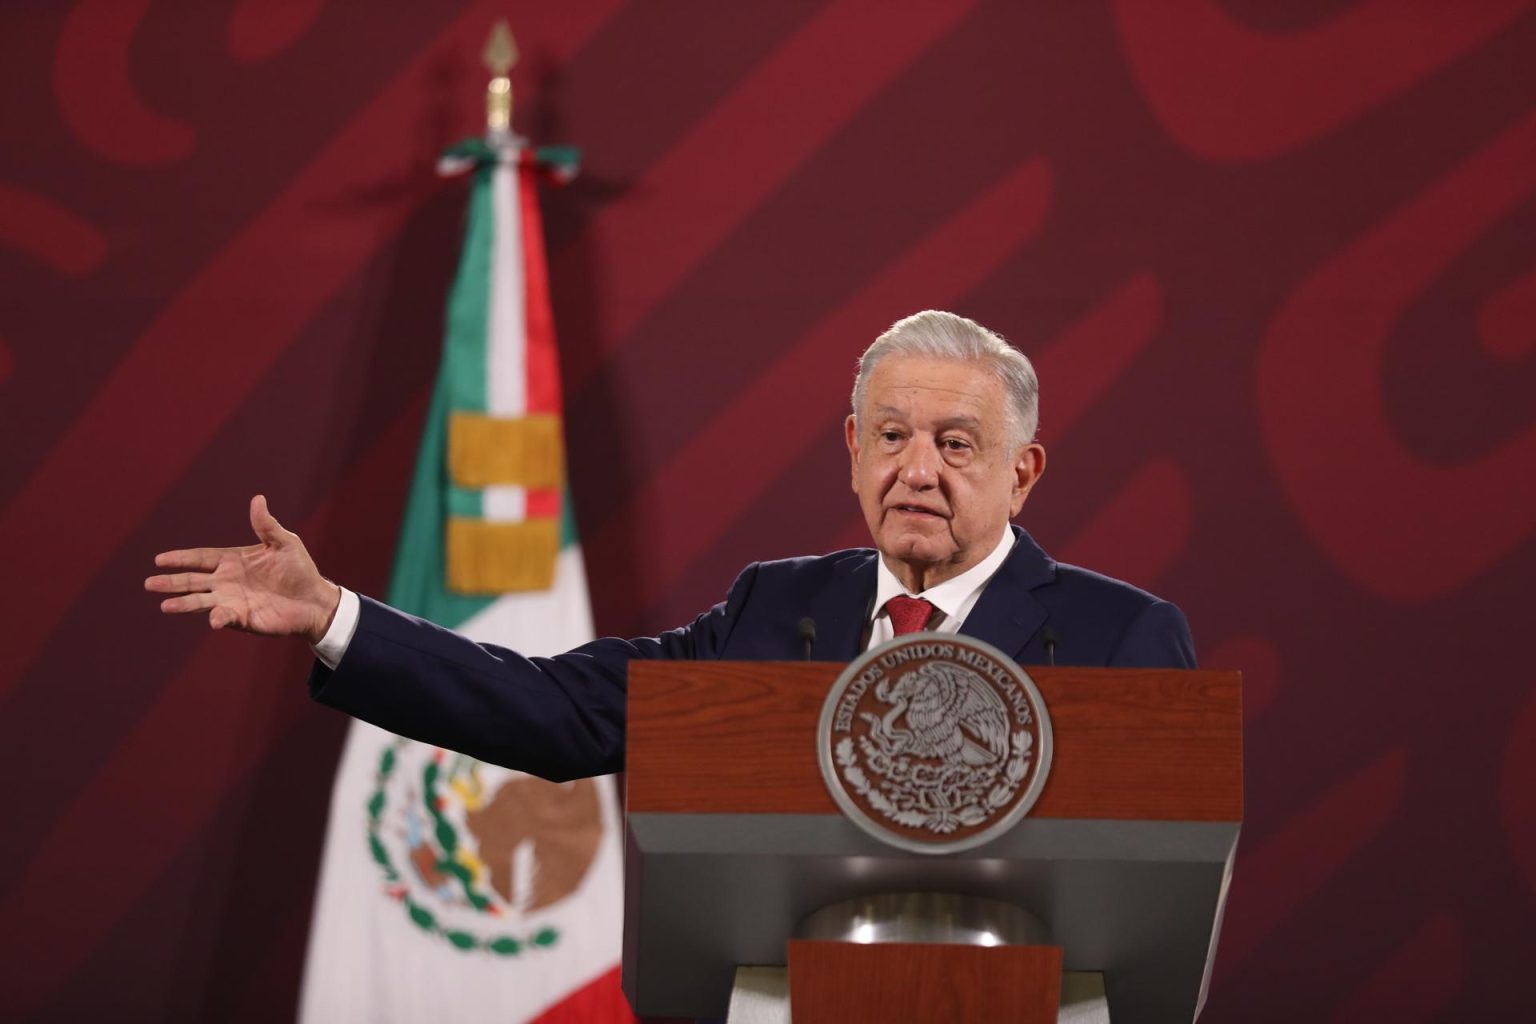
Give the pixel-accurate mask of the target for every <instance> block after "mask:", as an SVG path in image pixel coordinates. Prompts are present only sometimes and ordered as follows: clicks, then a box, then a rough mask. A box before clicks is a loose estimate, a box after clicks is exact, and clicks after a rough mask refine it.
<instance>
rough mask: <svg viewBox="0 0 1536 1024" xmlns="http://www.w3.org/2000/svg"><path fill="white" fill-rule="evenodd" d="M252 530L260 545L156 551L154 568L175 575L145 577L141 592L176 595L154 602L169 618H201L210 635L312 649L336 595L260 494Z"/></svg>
mask: <svg viewBox="0 0 1536 1024" xmlns="http://www.w3.org/2000/svg"><path fill="white" fill-rule="evenodd" d="M251 529H252V530H254V531H255V532H256V538H257V540H258V541H260V543H257V544H251V545H248V546H246V547H242V548H188V549H186V550H184V551H162V552H161V553H160V554H158V555H156V556H155V565H156V566H158V567H159V568H161V569H170V570H174V571H172V572H170V573H168V574H167V575H164V576H151V577H149V579H147V580H145V581H144V589H145V590H148V591H152V592H154V593H156V594H175V595H177V596H175V597H167V598H166V599H165V600H164V601H161V602H160V610H161V611H162V612H165V613H166V614H168V615H174V614H178V613H181V612H202V611H206V612H207V613H208V624H209V625H210V626H212V627H213V628H214V629H224V628H225V627H226V626H228V627H233V628H235V629H243V630H245V631H246V632H249V633H263V634H266V635H268V636H302V637H304V638H305V639H306V640H308V641H309V642H310V643H312V644H315V643H319V642H320V639H321V638H322V637H324V636H325V631H326V629H327V628H329V626H330V624H331V618H332V616H334V615H335V614H336V605H337V603H338V602H339V601H340V600H341V588H340V587H338V586H336V584H334V583H332V582H331V581H330V580H328V579H326V578H325V577H324V576H321V575H320V570H318V569H316V568H315V563H314V560H313V559H311V558H310V557H309V552H308V551H307V550H305V548H304V542H303V541H302V540H300V539H299V535H298V534H296V533H290V532H289V531H287V530H285V529H283V528H282V526H281V525H280V524H279V523H278V521H277V520H276V519H273V518H272V513H270V512H268V511H267V499H266V498H264V497H262V496H261V495H259V494H258V495H257V496H256V497H254V498H252V499H251Z"/></svg>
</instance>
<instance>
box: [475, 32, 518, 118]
mask: <svg viewBox="0 0 1536 1024" xmlns="http://www.w3.org/2000/svg"><path fill="white" fill-rule="evenodd" d="M480 59H481V61H482V62H483V63H484V64H485V69H486V70H487V71H489V72H490V73H491V75H492V78H491V84H490V85H489V86H487V87H486V90H485V127H486V130H487V131H489V132H491V133H492V134H503V135H504V134H506V133H507V132H510V131H511V130H512V79H510V78H508V77H507V73H508V72H509V71H511V70H512V65H514V64H516V63H517V43H515V42H513V41H512V29H511V28H510V27H508V25H507V21H506V19H505V18H503V19H501V20H500V21H498V22H496V24H495V26H494V27H493V28H492V29H491V37H490V38H489V39H487V40H486V41H485V52H484V53H483V54H481V58H480Z"/></svg>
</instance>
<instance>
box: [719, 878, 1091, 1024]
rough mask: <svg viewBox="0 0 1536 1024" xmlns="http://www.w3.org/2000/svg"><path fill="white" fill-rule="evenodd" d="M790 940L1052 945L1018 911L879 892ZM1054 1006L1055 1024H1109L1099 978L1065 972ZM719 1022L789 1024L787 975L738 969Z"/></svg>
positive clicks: (822, 913)
mask: <svg viewBox="0 0 1536 1024" xmlns="http://www.w3.org/2000/svg"><path fill="white" fill-rule="evenodd" d="M795 937H796V938H800V939H816V940H821V941H830V942H859V943H876V942H882V943H883V942H927V943H953V944H956V945H969V946H1005V945H1019V946H1035V945H1051V944H1052V943H1051V936H1050V931H1049V929H1047V928H1046V927H1045V926H1044V925H1043V924H1041V923H1040V921H1039V920H1038V919H1036V918H1035V917H1034V916H1033V915H1031V914H1029V913H1028V912H1027V911H1025V910H1023V909H1021V908H1019V907H1016V906H1013V905H1012V904H1009V903H1002V902H999V901H997V900H988V899H980V898H976V897H971V896H952V895H948V894H945V893H886V894H882V895H877V896H864V897H859V898H857V899H851V900H845V901H843V902H841V903H834V904H832V905H831V906H829V907H823V908H822V909H821V910H818V911H816V912H815V913H813V914H811V915H810V916H809V917H807V918H806V919H805V920H804V921H802V922H801V923H800V925H799V927H798V928H796V930H795ZM1060 1006H1061V1008H1060V1010H1059V1011H1058V1014H1057V1018H1056V1019H1057V1022H1058V1024H1109V1004H1108V1002H1107V1001H1106V1000H1105V997H1104V976H1103V975H1102V974H1099V973H1097V972H1090V971H1067V972H1064V973H1063V974H1062V980H1061V1004H1060ZM726 1024H790V1010H789V971H788V969H787V968H784V967H737V968H736V983H735V986H734V987H733V988H732V990H731V1005H730V1011H729V1013H728V1015H727V1017H726Z"/></svg>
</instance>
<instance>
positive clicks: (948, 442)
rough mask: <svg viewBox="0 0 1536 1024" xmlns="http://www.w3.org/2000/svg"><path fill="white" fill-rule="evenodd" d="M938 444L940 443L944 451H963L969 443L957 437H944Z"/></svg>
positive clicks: (968, 446)
mask: <svg viewBox="0 0 1536 1024" xmlns="http://www.w3.org/2000/svg"><path fill="white" fill-rule="evenodd" d="M939 444H940V445H942V446H943V447H944V449H945V450H946V451H951V452H963V451H965V450H966V449H968V448H970V445H969V444H967V443H966V442H964V441H962V440H960V438H958V437H946V438H945V439H944V440H942V441H940V442H939Z"/></svg>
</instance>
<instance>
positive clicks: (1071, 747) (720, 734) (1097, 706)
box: [626, 661, 1243, 822]
mask: <svg viewBox="0 0 1536 1024" xmlns="http://www.w3.org/2000/svg"><path fill="white" fill-rule="evenodd" d="M842 668H843V666H842V665H839V664H835V663H831V662H725V661H715V662H706V661H697V662H679V661H651V662H635V663H632V664H631V666H630V680H629V741H628V754H627V766H626V770H627V773H628V779H627V787H628V810H629V813H631V814H709V813H721V814H829V815H836V814H839V813H840V812H839V811H838V809H837V806H836V804H834V803H833V802H832V797H831V796H830V795H829V794H828V793H827V790H826V786H825V784H824V783H823V781H822V778H821V773H820V769H819V767H818V760H817V755H816V727H817V722H818V720H819V717H820V715H821V708H822V702H823V700H824V698H825V697H826V694H827V691H828V690H829V689H830V688H831V686H832V683H833V682H834V681H835V680H836V679H837V676H838V674H839V673H840V672H841V671H842ZM1026 671H1027V672H1028V673H1029V675H1030V677H1031V678H1032V679H1033V680H1034V682H1035V685H1036V687H1037V688H1038V689H1039V690H1040V693H1041V695H1042V697H1043V698H1044V700H1045V705H1046V708H1047V711H1048V713H1049V715H1050V717H1051V722H1052V728H1053V730H1054V734H1055V756H1054V758H1053V762H1054V763H1053V767H1052V770H1051V775H1050V778H1049V779H1048V780H1047V781H1046V784H1045V789H1044V790H1043V791H1042V792H1041V794H1040V798H1039V800H1038V801H1037V802H1036V804H1035V806H1034V808H1033V809H1032V810H1031V812H1030V817H1031V818H1094V819H1105V820H1116V819H1120V820H1144V821H1213V822H1214V821H1227V822H1236V821H1241V820H1242V810H1243V802H1242V707H1241V702H1240V689H1241V687H1240V682H1241V676H1240V675H1239V673H1237V672H1216V671H1204V670H1171V669H1094V668H1046V667H1041V666H1031V667H1029V668H1027V669H1026Z"/></svg>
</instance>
